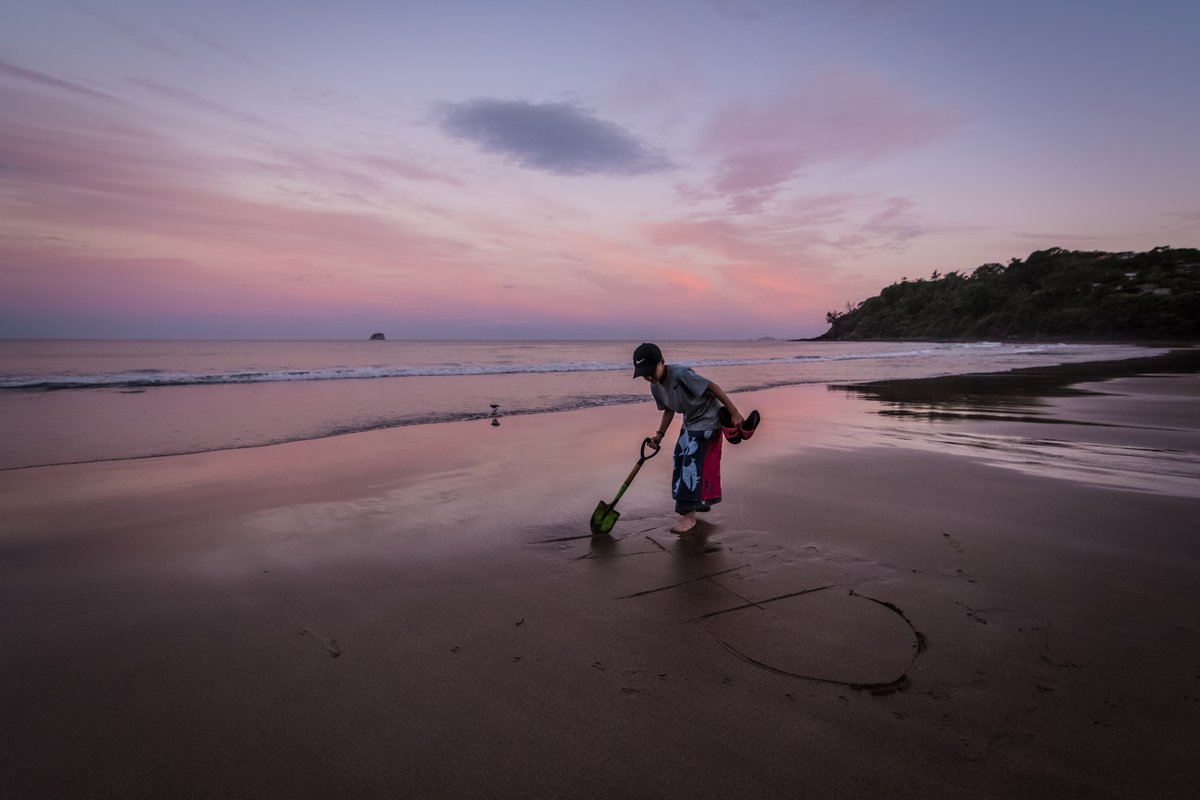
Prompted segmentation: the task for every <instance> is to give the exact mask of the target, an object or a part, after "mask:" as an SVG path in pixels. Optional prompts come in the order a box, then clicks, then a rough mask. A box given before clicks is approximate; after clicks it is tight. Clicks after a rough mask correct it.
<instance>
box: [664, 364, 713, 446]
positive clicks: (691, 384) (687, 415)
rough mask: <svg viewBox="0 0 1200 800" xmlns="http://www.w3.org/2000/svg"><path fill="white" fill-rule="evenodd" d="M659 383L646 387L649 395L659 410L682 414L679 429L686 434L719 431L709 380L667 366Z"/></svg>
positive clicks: (682, 368)
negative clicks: (681, 422)
mask: <svg viewBox="0 0 1200 800" xmlns="http://www.w3.org/2000/svg"><path fill="white" fill-rule="evenodd" d="M666 368H667V370H666V373H665V374H664V375H663V380H662V383H652V384H650V394H652V395H654V400H655V402H656V403H658V410H659V411H666V410H667V409H668V408H669V409H671V410H672V411H674V412H675V413H677V414H683V427H684V428H686V429H687V430H689V431H715V430H719V429H720V428H721V420H720V419H719V418H718V417H717V411H718V410H719V409H720V408H721V401H720V400H718V399H717V398H716V397H715V396H713V395H712V394H711V393H710V392H709V391H708V384H709V383H710V381H709V380H708V378H705V377H703V376H701V375H697V374H696V371H695V370H693V369H692V368H691V367H685V366H682V365H680V364H667V365H666Z"/></svg>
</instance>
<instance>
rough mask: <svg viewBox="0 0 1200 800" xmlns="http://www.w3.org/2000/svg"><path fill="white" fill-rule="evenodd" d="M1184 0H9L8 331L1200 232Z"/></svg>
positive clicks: (1194, 93)
mask: <svg viewBox="0 0 1200 800" xmlns="http://www.w3.org/2000/svg"><path fill="white" fill-rule="evenodd" d="M1198 36H1200V3H1196V2H1194V0H1179V1H1177V2H1176V1H1173V0H1142V2H1134V1H1133V0H1125V1H1123V2H1115V1H1107V0H1090V1H1087V2H1084V1H1083V0H1079V1H1078V2H1077V1H1075V0H1039V1H1038V2H1026V1H1025V0H1008V2H1004V3H994V2H982V0H980V1H979V2H976V1H975V0H946V1H944V2H943V1H940V0H928V1H925V0H637V1H636V2H633V1H627V0H604V1H603V2H592V1H591V0H575V1H573V2H566V1H565V0H523V1H521V0H487V1H486V2H484V1H483V0H479V1H478V2H476V1H474V0H437V1H436V2H409V0H387V1H386V2H385V1H384V0H378V1H375V0H337V2H334V0H325V1H324V2H315V1H314V0H168V1H164V0H0V337H4V338H41V337H50V338H283V339H359V338H366V337H367V336H368V335H370V334H371V333H374V332H376V331H379V332H384V333H386V335H387V336H388V338H397V339H399V338H463V339H473V338H485V339H486V338H512V339H527V338H538V339H550V338H554V339H558V338H561V339H653V338H660V339H672V338H674V339H696V338H709V339H741V338H758V337H768V336H770V337H779V338H796V337H807V336H814V335H818V334H820V333H822V332H823V331H824V330H825V329H826V328H827V327H828V326H827V325H826V324H825V314H826V312H828V311H830V310H845V308H846V306H847V304H850V305H853V304H856V303H858V302H861V301H862V300H864V299H866V298H868V297H871V296H873V295H875V294H877V293H878V292H879V290H880V289H882V288H883V287H884V286H887V285H889V284H891V283H893V282H895V281H898V280H901V279H903V278H908V279H912V280H915V279H918V278H927V277H929V276H930V275H931V274H932V273H933V272H934V271H938V272H941V273H946V272H950V271H954V270H957V271H959V272H964V273H969V272H970V271H971V270H972V269H974V268H975V267H977V266H979V265H981V264H985V263H993V262H999V263H1007V262H1008V261H1009V260H1011V259H1013V258H1024V257H1026V256H1028V255H1029V253H1031V252H1033V251H1035V250H1042V249H1046V248H1050V247H1064V248H1067V249H1071V250H1109V251H1126V250H1134V251H1141V250H1148V249H1151V248H1153V247H1157V246H1161V245H1168V246H1172V247H1197V246H1200V156H1198V148H1197V145H1196V141H1197V131H1200V88H1198V87H1200V81H1198V80H1197V78H1198V77H1200V48H1197V47H1195V42H1196V40H1197V37H1198Z"/></svg>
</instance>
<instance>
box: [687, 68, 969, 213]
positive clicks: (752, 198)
mask: <svg viewBox="0 0 1200 800" xmlns="http://www.w3.org/2000/svg"><path fill="white" fill-rule="evenodd" d="M962 122H963V119H962V117H961V116H960V115H957V114H954V113H950V112H947V111H943V110H939V109H935V108H931V107H928V106H927V105H926V104H924V103H922V102H921V101H919V100H918V99H916V98H914V97H912V96H910V94H909V93H908V92H907V91H905V90H904V89H902V88H900V87H896V86H893V85H890V84H889V83H888V82H887V81H886V80H884V79H882V78H880V77H878V76H876V75H873V74H870V73H866V72H862V71H850V70H846V71H840V72H834V73H829V74H826V75H823V76H821V77H820V78H818V79H815V80H812V81H810V82H809V83H807V84H804V85H802V86H800V87H798V88H797V89H796V90H795V91H793V92H789V93H787V94H782V95H778V96H774V97H768V98H762V99H750V98H747V99H741V100H738V101H736V102H734V103H731V104H729V105H728V106H726V107H725V108H723V109H721V110H720V111H719V112H718V113H717V114H716V115H715V116H714V117H713V119H712V120H711V121H710V122H709V125H708V127H707V129H706V130H705V132H704V134H703V136H702V137H701V143H700V149H701V152H702V153H704V154H707V155H709V156H711V157H714V158H715V159H716V160H717V172H716V176H715V178H714V180H713V182H712V184H711V188H710V191H711V192H712V194H713V195H715V196H719V197H723V198H725V199H726V200H727V201H728V202H729V204H730V206H731V207H732V208H733V209H734V210H737V211H740V212H752V211H757V210H759V209H761V208H762V207H763V206H764V205H765V204H766V203H767V202H768V201H770V200H771V199H773V198H774V197H775V196H776V195H777V194H778V193H779V192H780V191H781V190H782V189H783V187H784V186H785V185H786V184H787V183H788V182H789V181H791V180H792V179H793V178H795V177H796V176H797V175H798V174H800V172H801V171H802V170H803V169H804V168H806V167H809V166H811V165H814V164H818V163H825V162H842V163H848V164H850V165H851V166H861V165H862V164H865V163H869V162H871V161H877V160H881V159H886V158H889V157H892V156H895V155H897V154H900V153H903V152H906V151H909V150H912V149H915V148H918V147H921V146H924V145H926V144H929V143H930V142H933V141H936V140H937V139H940V138H942V137H944V136H946V135H948V134H949V133H951V132H952V131H954V130H955V129H956V128H958V127H959V126H960V125H961V124H962Z"/></svg>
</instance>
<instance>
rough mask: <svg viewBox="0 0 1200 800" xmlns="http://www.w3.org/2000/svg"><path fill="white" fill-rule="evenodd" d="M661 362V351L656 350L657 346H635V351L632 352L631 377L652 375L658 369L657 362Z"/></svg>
mask: <svg viewBox="0 0 1200 800" xmlns="http://www.w3.org/2000/svg"><path fill="white" fill-rule="evenodd" d="M662 360H663V355H662V350H659V349H658V345H656V344H651V343H650V342H642V343H641V344H639V345H638V346H637V350H634V351H633V377H635V378H640V377H642V376H643V375H653V374H654V370H655V369H657V368H658V362H660V361H662Z"/></svg>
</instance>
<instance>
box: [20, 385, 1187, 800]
mask: <svg viewBox="0 0 1200 800" xmlns="http://www.w3.org/2000/svg"><path fill="white" fill-rule="evenodd" d="M1118 363H1119V362H1118ZM1072 366H1078V365H1072ZM1125 366H1126V367H1128V365H1125ZM934 380H937V379H934ZM1000 382H1001V383H1007V382H1009V381H1007V379H1003V380H1001V381H1000ZM1076 385H1077V386H1081V387H1082V389H1083V390H1082V391H1079V392H1068V393H1064V394H1059V395H1050V396H1042V395H1030V396H1023V397H1022V396H1018V397H1017V398H1016V400H1015V402H1016V403H1017V405H1016V406H1013V405H1012V404H1009V405H1007V406H1003V405H1002V407H1001V412H1003V413H999V414H997V416H995V417H992V418H986V419H971V418H968V419H957V418H956V419H935V418H925V417H921V416H894V415H889V414H887V413H883V412H887V411H889V410H894V409H891V407H890V406H889V402H890V401H888V402H881V401H878V400H872V399H870V398H867V397H864V396H861V395H860V394H859V393H856V392H852V391H846V390H845V389H844V388H842V387H835V386H832V385H809V386H798V387H789V388H782V389H768V390H764V391H760V392H755V393H750V394H747V395H745V396H744V398H745V402H747V403H751V404H753V405H756V406H757V407H759V408H760V409H762V411H763V415H764V426H763V429H762V431H761V432H760V433H759V434H758V435H757V436H756V437H755V438H754V439H753V440H752V441H750V442H746V443H743V444H741V445H738V446H737V447H732V446H731V447H729V448H727V450H726V453H725V456H724V461H725V463H724V466H723V470H722V471H723V473H724V482H725V484H726V487H725V488H726V495H727V496H726V499H725V501H724V502H723V503H722V504H721V505H719V506H717V507H715V508H714V510H713V512H711V514H710V515H707V517H706V518H705V520H704V521H703V523H702V525H701V528H700V530H699V532H698V534H697V535H695V536H690V537H674V536H671V535H670V534H669V533H668V532H667V528H668V527H669V525H670V523H671V522H672V521H673V518H674V515H673V514H672V513H671V508H670V501H669V498H668V497H666V484H667V483H668V482H669V474H670V468H669V467H670V465H669V461H667V462H664V461H663V459H656V460H654V461H651V462H648V463H647V465H646V467H645V468H644V469H643V470H642V472H641V473H640V476H639V477H638V479H637V480H636V481H635V482H634V484H633V485H632V486H631V487H630V489H629V491H628V493H627V494H626V496H625V497H624V498H622V500H621V503H620V506H619V509H620V511H621V519H620V520H619V522H618V523H617V528H616V529H615V531H614V535H613V536H612V537H602V538H600V539H593V538H592V537H590V536H588V535H587V519H588V517H589V516H590V513H591V510H592V508H594V506H595V503H596V501H597V500H601V499H603V500H604V501H606V502H607V501H609V500H611V499H612V495H613V493H614V492H615V491H616V489H617V486H618V485H619V482H620V481H621V479H622V478H623V477H624V476H625V474H626V472H627V470H628V469H629V467H630V466H632V464H633V461H634V459H635V457H636V452H635V451H636V443H637V442H638V441H640V438H641V437H642V436H644V435H645V434H646V433H647V432H648V430H650V426H652V425H653V424H654V423H655V422H656V421H657V418H658V414H657V413H656V412H653V411H652V410H649V409H632V408H628V407H624V406H618V407H600V408H590V409H584V410H579V411H568V412H558V413H554V414H547V415H530V416H524V417H517V416H514V417H505V418H504V419H503V420H502V424H501V425H500V426H498V427H494V428H493V427H491V426H490V425H489V424H488V423H487V422H486V421H484V420H480V421H477V422H456V423H447V424H444V425H423V426H412V427H405V428H393V429H387V430H377V431H370V432H364V433H354V434H347V435H344V436H339V437H334V438H325V439H318V440H310V441H305V442H293V443H289V444H281V445H275V446H271V447H260V448H248V449H244V450H224V451H217V452H211V453H203V454H195V455H185V456H171V457H164V458H158V459H139V460H137V461H124V462H93V463H91V464H84V465H77V466H66V467H42V468H37V469H27V470H20V471H15V472H6V473H0V508H3V510H4V513H5V519H6V530H5V532H4V533H3V534H0V634H3V635H4V636H5V638H6V639H7V640H8V641H10V642H19V643H20V646H19V647H10V648H7V649H6V650H5V651H4V653H3V655H0V680H3V682H4V684H5V685H6V686H15V687H21V691H20V692H14V693H10V694H9V695H8V696H6V698H5V699H4V700H3V701H0V702H2V703H3V707H2V709H0V710H2V711H3V712H4V714H5V719H6V724H5V726H3V729H2V730H0V773H2V774H4V775H5V778H6V784H7V786H8V787H9V788H10V789H11V791H13V792H14V794H15V795H16V796H21V797H85V796H86V797H114V798H115V797H125V796H130V795H138V794H153V793H158V794H165V795H170V796H173V797H180V798H191V797H210V796H222V795H224V796H254V797H262V798H274V797H280V798H284V797H286V798H289V800H294V799H295V798H310V797H311V798H317V797H327V796H332V795H334V794H337V795H355V796H364V797H380V796H394V795H395V794H396V793H397V792H398V791H399V792H405V793H409V794H412V795H414V796H417V795H423V796H461V797H501V798H503V797H514V798H515V797H528V796H556V797H595V796H613V795H616V796H629V797H650V796H658V797H662V796H678V795H686V794H696V795H700V796H711V795H714V794H721V795H726V794H728V795H730V796H733V795H739V794H740V795H746V796H759V797H776V796H778V797H783V796H796V794H798V793H813V794H817V795H820V796H824V797H833V798H837V797H846V798H849V797H856V798H861V797H880V798H882V797H899V798H905V797H913V798H917V797H928V796H930V795H941V796H963V797H966V796H970V797H978V798H997V800H999V798H1009V797H1013V796H1021V795H1029V794H1040V795H1046V796H1059V797H1099V798H1113V799H1114V800H1115V799H1116V798H1122V797H1127V796H1133V795H1135V794H1136V795H1138V796H1145V797H1183V796H1187V792H1188V791H1189V790H1190V787H1191V786H1193V785H1194V784H1195V781H1196V780H1200V766H1197V765H1196V764H1195V763H1194V761H1193V760H1192V759H1190V758H1189V752H1190V751H1189V750H1188V747H1189V744H1188V743H1189V742H1190V741H1191V734H1192V733H1193V732H1194V731H1195V729H1196V726H1197V724H1200V689H1198V688H1197V687H1196V685H1195V684H1196V681H1195V676H1194V675H1193V674H1192V673H1193V672H1194V669H1192V667H1193V666H1194V664H1195V663H1196V662H1197V660H1200V630H1197V629H1196V627H1195V625H1194V623H1193V622H1192V620H1191V609H1193V608H1195V607H1196V606H1197V604H1200V588H1198V587H1197V585H1196V582H1195V574H1196V570H1197V569H1200V542H1198V541H1197V540H1196V537H1195V535H1194V531H1193V530H1192V527H1193V526H1192V524H1191V522H1192V521H1193V520H1194V519H1196V517H1197V512H1200V491H1197V490H1196V489H1195V488H1194V487H1195V486H1196V484H1197V483H1198V482H1200V481H1197V480H1196V479H1187V480H1191V481H1192V482H1191V483H1187V482H1186V481H1185V483H1184V484H1182V485H1183V486H1184V488H1183V489H1182V490H1181V491H1180V492H1176V493H1174V494H1162V493H1155V492H1151V491H1144V490H1141V489H1139V488H1137V487H1133V488H1128V487H1120V486H1118V487H1114V486H1108V485H1105V484H1104V483H1102V482H1096V481H1095V480H1094V477H1095V473H1094V471H1093V470H1094V468H1095V467H1096V464H1092V463H1085V464H1084V465H1083V466H1084V468H1083V469H1081V470H1078V472H1077V474H1068V473H1067V472H1065V471H1063V470H1061V469H1060V470H1058V471H1057V472H1056V471H1051V472H1050V473H1048V474H1043V473H1039V472H1036V471H1035V472H1030V471H1022V470H1021V469H1017V468H1010V467H1005V466H1004V465H1003V464H998V463H996V462H995V461H994V460H989V459H994V458H995V457H996V453H998V452H1000V453H1003V452H1006V451H1011V452H1013V454H1014V455H1015V456H1016V457H1017V460H1018V461H1021V462H1023V461H1026V460H1029V458H1030V456H1029V452H1030V451H1028V450H1020V451H1016V450H1014V448H1018V447H1027V446H1028V445H1029V443H1030V442H1032V443H1034V444H1035V445H1037V446H1038V447H1041V448H1042V449H1041V451H1039V452H1040V453H1041V455H1040V456H1039V457H1041V458H1044V459H1049V462H1048V463H1050V464H1051V466H1054V465H1055V464H1056V463H1058V462H1061V461H1062V460H1063V459H1064V458H1074V457H1075V456H1077V455H1079V454H1083V455H1086V456H1088V457H1089V458H1092V457H1095V458H1098V459H1100V460H1101V461H1100V462H1099V463H1103V461H1104V459H1110V458H1112V457H1113V455H1114V453H1122V452H1125V450H1128V449H1129V448H1130V447H1134V446H1136V449H1138V451H1139V452H1142V451H1144V452H1146V453H1150V452H1157V451H1161V450H1163V449H1164V448H1163V447H1162V442H1164V441H1167V442H1171V443H1172V446H1173V448H1174V449H1175V450H1178V451H1181V452H1182V451H1186V452H1188V453H1191V456H1189V458H1190V459H1191V461H1190V462H1189V463H1192V464H1194V463H1196V460H1197V458H1198V454H1200V431H1197V430H1196V424H1197V423H1196V419H1197V415H1196V414H1195V413H1194V411H1195V409H1196V407H1197V403H1200V380H1197V375H1196V374H1195V373H1154V372H1151V373H1149V374H1148V375H1146V376H1144V377H1129V378H1113V379H1111V380H1104V381H1102V382H1099V383H1097V382H1095V381H1093V382H1091V383H1088V382H1086V381H1085V382H1084V383H1083V384H1076ZM972 397H974V395H969V396H967V398H966V399H965V400H962V399H960V398H956V399H955V402H956V403H965V404H967V405H970V404H971V403H974V404H975V406H976V408H977V410H982V411H984V412H989V413H990V412H991V411H992V410H993V405H992V404H991V401H990V399H988V398H984V399H982V400H979V399H972ZM738 399H739V405H741V404H742V402H743V398H742V397H740V396H739V398H738ZM1014 408H1016V409H1017V411H1018V412H1019V413H1013V409H1014ZM910 410H911V409H910ZM916 410H918V411H920V409H916ZM1025 418H1029V419H1025ZM1046 421H1053V422H1054V424H1053V425H1052V426H1049V425H1046V424H1044V423H1045V422H1046ZM1096 421H1100V422H1103V423H1104V424H1103V425H1088V424H1085V423H1089V422H1096ZM1047 431H1051V432H1052V436H1053V437H1054V438H1053V439H1050V438H1049V436H1048V435H1047ZM968 436H969V437H974V438H973V439H970V441H971V442H974V443H976V444H979V443H982V444H980V446H975V445H971V446H957V447H956V446H951V445H955V444H956V443H958V444H959V445H961V443H962V442H963V441H967V439H966V438H965V437H968ZM1152 440H1153V441H1152ZM1039 443H1040V444H1039ZM1101 445H1103V447H1101ZM1142 445H1149V446H1145V447H1143V446H1142ZM1114 448H1115V449H1114ZM1056 460H1057V461H1056ZM1158 463H1159V462H1153V463H1152V464H1150V466H1149V467H1148V468H1149V469H1151V470H1153V469H1156V468H1157V467H1156V466H1155V465H1156V464H1158ZM1060 466H1061V465H1060ZM1121 467H1122V469H1124V466H1123V465H1121ZM1151 477H1153V473H1151ZM1188 487H1192V488H1188ZM851 687H861V688H857V689H856V688H851ZM870 687H874V689H875V690H876V693H873V692H872V688H870Z"/></svg>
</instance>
